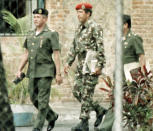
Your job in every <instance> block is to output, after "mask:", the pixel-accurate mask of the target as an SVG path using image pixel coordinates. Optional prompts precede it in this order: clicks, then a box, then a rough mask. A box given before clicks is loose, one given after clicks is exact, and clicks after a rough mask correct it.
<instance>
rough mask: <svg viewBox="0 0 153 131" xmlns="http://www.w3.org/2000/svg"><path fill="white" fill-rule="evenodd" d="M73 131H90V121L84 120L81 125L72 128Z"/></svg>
mask: <svg viewBox="0 0 153 131" xmlns="http://www.w3.org/2000/svg"><path fill="white" fill-rule="evenodd" d="M71 131H89V123H88V119H82V120H81V122H80V123H79V124H77V125H76V126H75V127H72V128H71Z"/></svg>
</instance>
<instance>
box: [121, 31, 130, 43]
mask: <svg viewBox="0 0 153 131" xmlns="http://www.w3.org/2000/svg"><path fill="white" fill-rule="evenodd" d="M131 35H132V31H131V30H129V31H128V33H127V34H126V36H123V41H125V40H126V39H128V38H129V37H131Z"/></svg>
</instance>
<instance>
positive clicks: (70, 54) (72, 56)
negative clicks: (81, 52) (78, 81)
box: [64, 39, 76, 73]
mask: <svg viewBox="0 0 153 131" xmlns="http://www.w3.org/2000/svg"><path fill="white" fill-rule="evenodd" d="M75 47H76V43H75V39H74V40H73V43H72V47H71V48H70V51H69V52H68V57H67V61H66V63H67V64H66V65H65V67H64V73H68V70H69V68H70V66H71V65H72V64H73V62H74V60H75V57H76V51H75Z"/></svg>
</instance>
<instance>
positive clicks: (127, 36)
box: [99, 15, 145, 131]
mask: <svg viewBox="0 0 153 131" xmlns="http://www.w3.org/2000/svg"><path fill="white" fill-rule="evenodd" d="M123 35H124V36H123V40H122V44H123V65H124V67H125V66H127V67H126V68H128V69H130V68H131V69H132V68H135V67H136V68H137V65H139V66H140V67H141V71H142V72H143V67H144V66H145V58H144V49H143V44H142V43H143V41H142V38H141V37H140V36H138V35H136V34H134V33H133V32H132V31H131V18H130V16H129V15H123ZM137 63H139V64H137ZM126 73H128V72H124V82H125V79H126V78H125V76H126ZM113 114H114V113H113V110H109V111H108V112H107V113H106V116H105V119H104V122H103V123H102V124H101V125H100V129H99V131H111V130H112V126H113V121H114V115H113ZM110 116H111V117H110Z"/></svg>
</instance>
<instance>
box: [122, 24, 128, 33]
mask: <svg viewBox="0 0 153 131" xmlns="http://www.w3.org/2000/svg"><path fill="white" fill-rule="evenodd" d="M127 29H128V23H125V24H123V32H124V31H126V30H127Z"/></svg>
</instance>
